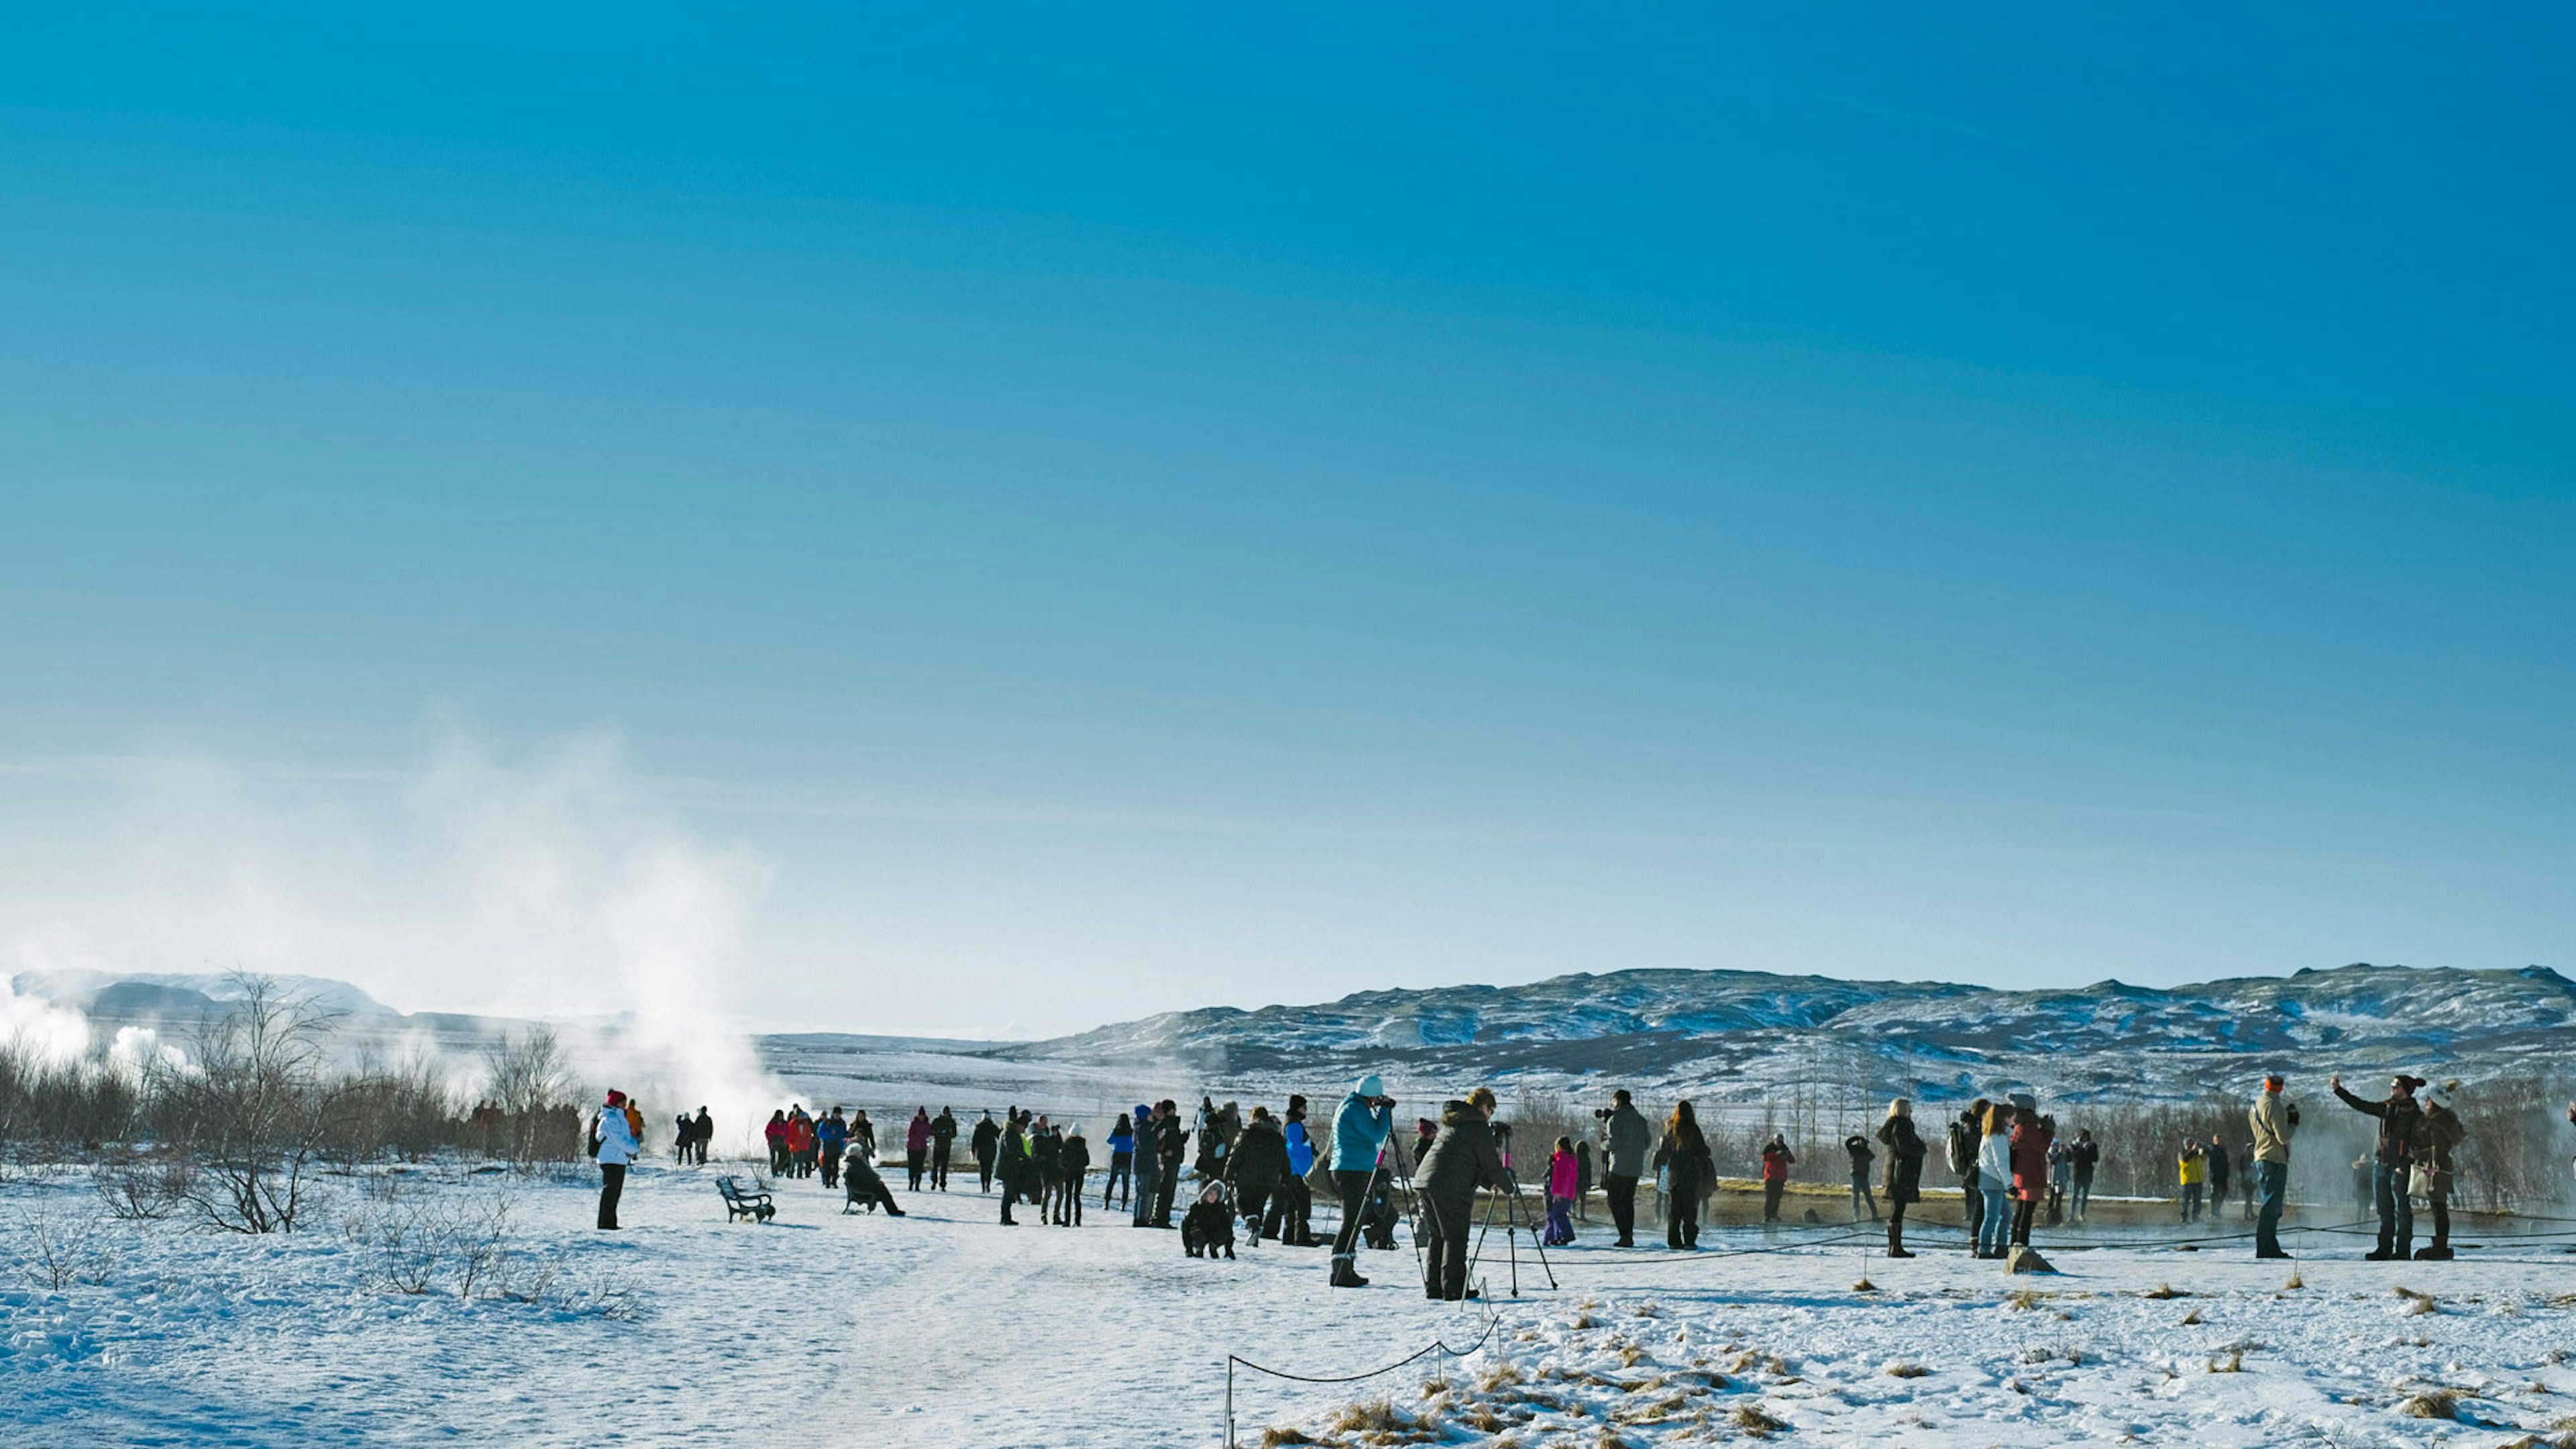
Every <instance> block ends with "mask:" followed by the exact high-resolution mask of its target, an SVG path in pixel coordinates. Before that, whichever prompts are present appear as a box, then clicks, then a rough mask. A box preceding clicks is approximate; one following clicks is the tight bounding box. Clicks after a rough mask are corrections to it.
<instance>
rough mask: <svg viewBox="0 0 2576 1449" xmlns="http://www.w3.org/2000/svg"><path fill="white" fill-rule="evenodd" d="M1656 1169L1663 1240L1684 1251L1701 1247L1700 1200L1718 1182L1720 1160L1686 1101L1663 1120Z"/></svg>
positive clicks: (1680, 1103) (1697, 1117)
mask: <svg viewBox="0 0 2576 1449" xmlns="http://www.w3.org/2000/svg"><path fill="white" fill-rule="evenodd" d="M1654 1168H1655V1171H1657V1172H1659V1173H1662V1174H1663V1177H1664V1242H1665V1244H1666V1245H1667V1246H1669V1247H1672V1248H1674V1249H1677V1250H1679V1251H1681V1252H1686V1253H1688V1252H1697V1251H1698V1250H1699V1200H1700V1199H1701V1198H1703V1197H1706V1196H1707V1195H1708V1190H1709V1189H1710V1188H1711V1187H1714V1186H1716V1184H1717V1159H1716V1158H1714V1157H1712V1156H1710V1155H1709V1150H1708V1139H1707V1138H1706V1137H1704V1136H1702V1135H1701V1134H1700V1130H1699V1114H1698V1113H1696V1112H1694V1111H1693V1110H1692V1109H1691V1104H1690V1103H1689V1102H1688V1101H1687V1100H1685V1101H1682V1102H1679V1103H1676V1104H1674V1107H1673V1115H1672V1116H1670V1117H1668V1118H1666V1119H1665V1121H1664V1140H1663V1141H1662V1142H1661V1143H1659V1144H1657V1146H1656V1148H1655V1160H1654Z"/></svg>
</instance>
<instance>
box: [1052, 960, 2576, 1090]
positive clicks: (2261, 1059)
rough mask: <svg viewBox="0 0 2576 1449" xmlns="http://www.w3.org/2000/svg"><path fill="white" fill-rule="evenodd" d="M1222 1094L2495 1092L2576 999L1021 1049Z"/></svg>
mask: <svg viewBox="0 0 2576 1449" xmlns="http://www.w3.org/2000/svg"><path fill="white" fill-rule="evenodd" d="M1010 1054H1012V1055H1015V1056H1019V1057H1022V1058H1025V1059H1045V1060H1056V1061H1066V1062H1086V1063H1113V1062H1115V1063H1138V1064H1142V1063H1158V1064H1159V1063H1171V1064H1177V1065H1181V1066H1184V1067H1187V1068H1189V1069H1192V1070H1195V1071H1196V1072H1198V1073H1200V1074H1202V1075H1205V1076H1208V1077H1211V1078H1218V1079H1224V1078H1235V1077H1243V1078H1251V1079H1258V1078H1262V1077H1267V1076H1271V1075H1274V1074H1279V1073H1282V1072H1291V1071H1293V1072H1297V1073H1299V1074H1301V1075H1303V1074H1308V1073H1311V1072H1316V1071H1327V1070H1330V1071H1339V1070H1341V1069H1345V1068H1351V1069H1369V1070H1381V1071H1388V1072H1391V1073H1394V1074H1397V1075H1401V1076H1404V1077H1407V1078H1432V1077H1457V1076H1462V1075H1476V1076H1503V1077H1521V1078H1525V1079H1535V1080H1539V1081H1561V1082H1563V1083H1564V1084H1566V1085H1574V1084H1575V1083H1576V1082H1577V1081H1579V1080H1581V1079H1585V1078H1590V1077H1595V1076H1599V1075H1604V1074H1606V1075H1610V1076H1615V1077H1618V1078H1619V1079H1620V1080H1622V1081H1633V1082H1637V1083H1640V1084H1659V1085H1671V1086H1680V1087H1688V1088H1691V1089H1693V1090H1697V1091H1700V1092H1703V1093H1706V1094H1708V1095H1712V1096H1717V1097H1721V1098H1739V1099H1741V1098H1749V1097H1754V1096H1759V1095H1760V1094H1762V1093H1764V1092H1766V1091H1770V1090H1774V1089H1777V1088H1781V1087H1784V1086H1787V1085H1790V1084H1795V1083H1815V1084H1820V1085H1821V1084H1828V1083H1844V1084H1853V1085H1864V1086H1867V1087H1869V1088H1870V1089H1871V1090H1882V1089H1883V1090H1905V1091H1912V1092H1914V1093H1917V1094H1920V1095H1939V1094H1943V1093H1945V1092H1949V1093H1955V1092H1956V1091H1958V1090H1959V1089H1970V1090H1982V1089H1984V1088H1987V1087H1991V1086H1993V1085H1996V1084H1997V1083H1998V1082H2004V1081H2017V1082H2026V1083H2030V1084H2033V1085H2038V1086H2043V1087H2045V1088H2047V1089H2049V1090H2050V1091H2052V1092H2054V1093H2056V1094H2059V1095H2061V1096H2073V1097H2093V1096H2153V1097H2183V1096H2189V1095H2192V1094H2193V1093H2195V1092H2196V1091H2198V1090H2199V1089H2200V1088H2202V1087H2208V1086H2222V1085H2223V1086H2229V1087H2234V1088H2237V1089H2239V1090H2241V1089H2242V1088H2243V1086H2244V1083H2245V1080H2246V1078H2247V1077H2248V1076H2249V1075H2250V1074H2251V1073H2253V1072H2256V1071H2259V1070H2261V1069H2262V1068H2265V1067H2270V1066H2275V1065H2277V1066H2282V1067H2285V1068H2290V1069H2296V1070H2307V1071H2312V1072H2325V1071H2348V1072H2353V1073H2356V1074H2359V1073H2363V1072H2368V1071H2375V1070H2387V1069H2393V1068H2396V1067H2399V1066H2406V1067H2411V1068H2414V1069H2417V1070H2419V1071H2424V1072H2427V1073H2430V1072H2432V1071H2436V1070H2438V1071H2443V1072H2450V1073H2458V1074H2463V1075H2477V1076H2493V1075H2497V1074H2500V1073H2503V1072H2507V1071H2512V1070H2516V1069H2521V1068H2532V1069H2544V1070H2545V1069H2563V1068H2564V1065H2565V1064H2566V1063H2567V1062H2569V1061H2570V1060H2571V1059H2576V983H2571V982H2570V981H2568V980H2567V978H2565V977H2563V976H2560V975H2559V974H2558V973H2557V972H2555V971H2552V970H2549V969H2547V968H2546V967H2539V966H2530V967H2524V968H2522V969H2520V970H2501V971H2462V970H2452V969H2427V970H2418V969H2413V968H2408V967H2403V966H2371V965H2353V966H2344V967H2339V968H2336V969H2333V970H2303V971H2300V972H2298V973H2296V974H2294V975H2291V976H2288V977H2246V978H2239V979H2235V980H2226V981H2213V982H2208V983H2204V984H2201V985H2195V986H2183V987H2176V988H2173V989H2170V990H2158V989H2154V988H2149V987H2139V986H2129V985H2126V984H2123V983H2121V982H2117V981H2105V982H2101V983H2099V984H2096V985H2092V986H2084V987H2077V988H2070V989H2065V990H2053V991H1996V990H1989V989H1985V988H1982V987H1974V986H1962V985H1956V984H1953V983H1947V982H1916V981H1888V982H1860V981H1841V980H1834V979H1830V978H1826V977H1819V976H1775V975H1770V974H1767V973H1763V972H1752V971H1675V970H1662V971H1620V972H1612V973H1609V974H1606V975H1597V976H1596V975H1589V974H1579V975H1573V976H1559V977H1553V978H1551V979H1549V980H1545V981H1538V982H1533V983H1531V984H1529V985H1527V986H1517V987H1508V988H1504V987H1492V986H1456V987H1440V988H1434V989H1431V990H1425V991H1373V992H1362V993H1359V994H1357V995H1353V996H1346V997H1344V998H1342V999H1341V1000H1339V1001H1336V1002H1331V1003H1327V1004H1324V1005H1319V1006H1267V1007H1263V1008H1261V1009H1260V1010H1258V1011H1239V1010H1234V1009H1231V1008H1211V1009H1206V1010H1199V1011H1182V1012H1171V1013H1167V1014H1164V1015H1161V1016H1153V1017H1147V1018H1145V1019H1144V1020H1141V1021H1134V1022H1127V1023H1123V1024H1119V1025H1115V1026H1105V1027H1101V1028H1099V1029H1098V1030H1095V1031H1089V1032H1084V1033H1081V1034H1079V1035H1076V1036H1069V1037H1062V1038H1058V1039H1056V1040H1053V1041H1046V1042H1038V1043H1033V1044H1031V1045H1028V1046H1025V1047H1019V1048H1014V1049H1012V1050H1011V1053H1010Z"/></svg>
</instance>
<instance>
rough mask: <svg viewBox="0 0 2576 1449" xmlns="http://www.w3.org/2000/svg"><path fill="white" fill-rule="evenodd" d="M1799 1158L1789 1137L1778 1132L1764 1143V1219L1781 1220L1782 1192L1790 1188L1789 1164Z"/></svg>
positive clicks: (1774, 1221) (1771, 1221)
mask: <svg viewBox="0 0 2576 1449" xmlns="http://www.w3.org/2000/svg"><path fill="white" fill-rule="evenodd" d="M1797 1160H1798V1159H1797V1157H1796V1155H1795V1154H1793V1153H1791V1152H1790V1151H1789V1139H1788V1138H1786V1137H1783V1136H1781V1135H1780V1134H1779V1133H1777V1132H1774V1133H1772V1134H1771V1140H1770V1141H1769V1142H1766V1143H1764V1144H1762V1221H1764V1222H1766V1223H1776V1222H1778V1221H1780V1194H1782V1193H1784V1192H1787V1191H1788V1190H1789V1165H1790V1164H1791V1163H1794V1162H1796V1161H1797Z"/></svg>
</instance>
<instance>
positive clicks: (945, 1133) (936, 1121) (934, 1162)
mask: <svg viewBox="0 0 2576 1449" xmlns="http://www.w3.org/2000/svg"><path fill="white" fill-rule="evenodd" d="M956 1146H957V1114H956V1113H954V1112H951V1111H949V1110H948V1109H947V1108H945V1107H942V1108H940V1109H939V1115H938V1116H936V1117H933V1118H931V1119H930V1185H931V1187H932V1188H933V1189H934V1190H936V1191H939V1192H946V1191H947V1190H948V1158H949V1156H950V1154H951V1153H952V1152H954V1151H955V1149H956Z"/></svg>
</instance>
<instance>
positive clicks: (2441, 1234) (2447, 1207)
mask: <svg viewBox="0 0 2576 1449" xmlns="http://www.w3.org/2000/svg"><path fill="white" fill-rule="evenodd" d="M2424 1201H2425V1202H2427V1203H2429V1204H2430V1205H2431V1206H2432V1209H2433V1246H2434V1247H2437V1248H2447V1247H2449V1246H2451V1190H2450V1189H2449V1188H2446V1187H2441V1186H2438V1185H2437V1186H2436V1187H2434V1189H2433V1191H2432V1193H2431V1194H2430V1195H2429V1196H2427V1197H2426V1198H2425V1199H2424Z"/></svg>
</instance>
